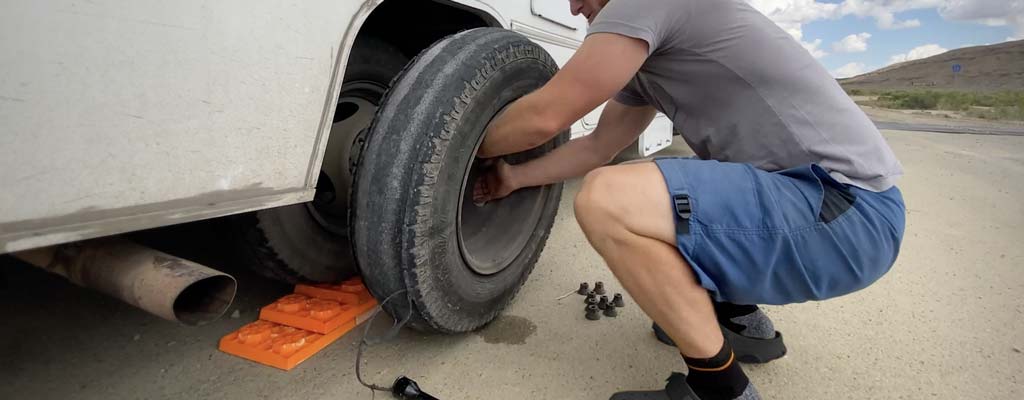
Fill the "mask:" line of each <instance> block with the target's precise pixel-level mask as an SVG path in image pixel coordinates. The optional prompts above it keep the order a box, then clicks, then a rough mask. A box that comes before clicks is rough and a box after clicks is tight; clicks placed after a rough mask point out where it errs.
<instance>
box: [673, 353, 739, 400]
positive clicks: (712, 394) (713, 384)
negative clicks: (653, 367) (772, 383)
mask: <svg viewBox="0 0 1024 400" xmlns="http://www.w3.org/2000/svg"><path fill="white" fill-rule="evenodd" d="M683 361H686V366H687V367H688V368H689V374H688V375H687V376H686V383H687V384H688V385H690V388H692V389H693V391H694V392H696V393H697V396H700V399H701V400H730V399H735V398H737V397H739V396H740V395H741V394H743V391H744V390H745V389H746V388H747V385H748V384H750V380H749V379H747V375H746V374H744V373H743V368H740V363H739V362H737V361H736V356H735V355H733V353H732V347H730V346H729V342H725V341H723V343H722V350H719V351H718V354H716V355H715V356H714V357H711V358H690V357H687V356H685V355H683Z"/></svg>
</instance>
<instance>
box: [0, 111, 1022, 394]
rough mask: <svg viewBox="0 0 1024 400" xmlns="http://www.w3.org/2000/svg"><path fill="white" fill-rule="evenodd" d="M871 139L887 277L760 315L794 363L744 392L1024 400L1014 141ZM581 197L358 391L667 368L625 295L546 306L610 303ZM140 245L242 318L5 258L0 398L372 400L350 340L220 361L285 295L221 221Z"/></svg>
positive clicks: (588, 385)
mask: <svg viewBox="0 0 1024 400" xmlns="http://www.w3.org/2000/svg"><path fill="white" fill-rule="evenodd" d="M885 134H886V137H887V138H888V140H889V142H890V143H891V144H892V146H893V147H894V149H895V151H896V153H897V155H898V156H899V157H900V159H901V160H902V162H903V163H904V166H905V168H906V173H907V174H906V176H905V177H904V178H903V180H902V181H901V185H900V186H901V188H902V190H903V193H904V196H905V198H906V200H907V204H908V209H909V215H908V227H907V235H906V239H905V242H904V245H903V248H902V252H901V255H900V258H899V260H898V262H897V264H896V265H895V267H894V268H893V270H892V272H890V273H889V274H888V275H886V276H885V277H883V278H882V279H881V280H880V281H879V282H878V283H877V284H875V285H874V286H872V287H869V288H867V289H865V290H863V291H860V292H857V293H854V294H851V295H848V296H844V297H842V298H838V299H833V300H829V301H825V302H814V303H804V304H795V305H789V306H783V307H769V308H767V311H768V313H769V314H770V315H771V316H772V318H773V319H774V320H775V321H776V325H777V328H778V329H779V330H781V331H782V332H784V334H785V335H786V340H787V344H788V346H789V349H790V351H789V355H787V356H786V357H785V358H783V359H780V360H777V361H775V362H772V363H770V364H767V365H761V366H749V367H747V368H746V370H747V373H748V375H749V376H750V377H751V379H752V380H753V382H755V383H756V384H757V386H758V388H759V390H760V391H761V393H762V395H763V396H764V397H765V398H767V399H865V398H871V399H882V398H885V399H897V398H900V399H919V398H941V399H960V398H964V399H1007V400H1009V399H1020V398H1024V381H1022V379H1024V376H1022V371H1024V354H1022V350H1024V300H1022V293H1024V269H1022V268H1024V201H1022V200H1021V199H1022V198H1024V137H1019V136H977V135H943V134H934V133H914V132H892V131H887V132H885ZM671 152H675V153H685V150H684V149H683V148H682V147H681V146H680V145H677V146H674V147H673V148H672V149H671ZM577 189H578V182H571V183H570V184H569V185H568V186H567V190H566V192H565V194H566V195H565V197H564V199H563V202H562V207H561V211H560V213H559V215H558V220H557V222H556V224H555V227H554V231H553V233H552V235H551V239H550V241H549V243H548V245H547V248H546V249H545V251H544V254H543V256H542V257H541V259H540V261H539V263H538V265H537V267H536V269H535V271H534V273H533V275H532V277H531V279H530V281H529V282H528V283H527V285H526V287H525V288H524V289H523V290H522V291H521V292H520V294H519V296H518V298H517V300H516V301H515V302H514V304H512V306H511V307H510V308H509V309H508V310H507V312H505V313H504V315H503V316H502V317H500V318H499V319H498V320H497V321H495V322H494V323H493V324H491V325H490V326H488V327H487V328H485V329H484V330H482V331H480V332H477V333H471V334H466V335H460V336H437V335H423V334H419V333H415V332H403V333H401V334H400V335H399V337H398V338H397V339H396V340H394V341H393V342H389V343H385V344H382V345H378V346H376V347H372V348H370V350H369V351H368V353H367V354H366V362H365V364H364V366H365V370H364V371H365V372H366V376H367V377H368V379H369V380H371V381H373V382H377V383H389V382H390V381H391V380H393V379H394V377H395V376H397V375H399V374H406V375H409V376H412V377H414V378H415V379H416V380H417V381H419V382H420V384H421V385H422V387H423V388H424V389H426V390H427V391H429V392H431V393H433V394H435V395H437V396H438V397H440V398H442V399H492V400H494V399H525V398H529V399H603V398H607V396H608V395H610V394H611V393H613V392H615V391H617V390H622V389H633V388H654V387H660V386H661V385H662V384H663V382H664V379H665V378H666V377H667V376H668V374H669V372H670V371H672V370H682V368H683V364H682V362H681V360H680V358H679V356H678V354H677V353H675V351H674V350H673V349H671V348H668V347H665V346H663V345H661V344H659V343H657V342H656V341H655V340H654V338H653V337H652V335H651V333H650V330H649V326H650V321H649V320H648V319H647V318H646V317H644V315H643V314H642V313H641V312H640V311H639V310H638V309H637V308H636V306H635V305H634V304H632V302H631V301H630V300H629V299H628V296H627V307H626V308H624V309H623V310H622V311H623V313H622V315H621V316H620V317H619V318H617V319H614V320H601V321H597V322H591V321H587V320H585V319H584V318H583V313H582V312H581V310H582V307H581V306H582V304H581V303H580V299H579V298H578V297H575V296H570V297H569V298H567V299H564V300H561V301H559V300H556V297H558V296H559V295H561V294H563V293H565V292H566V291H567V290H571V289H573V288H575V287H576V285H577V284H578V283H579V282H580V281H594V280H603V281H605V282H606V283H607V284H608V286H609V288H610V289H611V290H612V291H619V290H620V287H619V285H618V284H617V283H616V282H615V280H614V278H613V277H612V276H611V274H610V273H609V272H608V271H607V270H606V269H605V267H604V266H603V264H602V262H601V260H600V259H599V258H598V256H597V255H596V254H595V253H594V251H593V250H592V249H590V248H589V246H588V245H587V243H586V241H585V240H584V238H583V236H582V234H581V232H580V230H579V228H578V227H577V225H576V223H575V221H574V218H573V213H572V209H571V199H572V195H573V194H574V193H575V191H576V190H577ZM139 236H140V237H141V239H142V240H145V241H148V242H150V243H151V244H153V245H155V246H157V247H160V248H162V249H165V250H168V251H170V252H173V253H174V254H178V255H182V256H185V257H189V258H192V259H194V260H196V261H199V262H203V263H206V264H209V265H211V266H215V267H217V268H220V269H223V270H225V271H228V272H230V273H232V274H234V275H235V276H236V277H237V278H238V280H239V283H240V285H241V289H240V292H239V295H238V298H237V300H236V303H235V305H234V306H233V307H232V309H231V312H233V311H236V310H237V311H238V318H231V317H225V318H224V319H222V320H220V321H217V322H214V323H211V324H209V325H206V326H203V327H199V328H189V327H182V326H177V325H175V324H172V323H169V322H165V321H163V320H160V319H157V318H155V317H152V316H149V315H147V314H144V313H142V312H140V311H138V310H136V309H134V308H132V307H130V306H126V305H123V304H121V303H119V302H117V301H115V300H111V299H109V298H106V297H104V296H102V295H99V294H96V293H93V292H90V291H88V290H84V289H80V288H77V287H75V286H73V285H71V284H68V283H66V282H64V281H63V280H61V279H60V278H58V277H55V276H50V275H47V274H46V273H43V272H41V271H37V270H35V269H32V268H30V267H27V266H25V265H22V264H20V263H18V262H16V261H13V260H12V259H10V258H0V305H2V307H3V308H2V310H3V313H2V318H3V325H2V326H3V329H0V398H2V399H111V398H117V399H121V398H129V399H131V398H145V399H179V398H225V399H257V398H265V399H275V400H287V399H296V400H299V399H301V400H311V399H369V398H371V395H370V392H369V391H367V390H365V389H363V388H362V387H361V386H359V384H358V383H357V382H356V379H355V376H354V373H353V366H354V360H355V354H356V346H355V343H356V340H357V337H358V335H356V334H349V335H347V336H345V337H343V338H342V339H340V340H339V341H338V342H336V343H335V344H333V345H332V346H330V347H328V348H327V349H325V350H324V351H323V352H321V353H320V354H318V355H316V356H315V357H313V358H311V359H310V360H308V361H307V362H305V363H304V364H302V365H300V366H299V367H298V368H296V369H294V370H292V371H290V372H282V371H279V370H275V369H273V368H269V367H264V366H261V365H258V364H255V363H252V362H249V361H246V360H243V359H240V358H236V357H232V356H229V355H226V354H223V353H220V352H219V351H217V349H216V346H217V340H218V339H219V338H220V337H221V336H222V335H224V334H226V333H228V332H230V331H232V330H234V329H236V328H238V327H239V326H241V325H243V324H245V323H247V322H249V321H251V320H253V319H255V318H256V315H257V310H258V307H260V306H262V305H264V304H266V303H268V302H269V301H271V300H272V299H274V298H276V297H278V296H280V295H282V294H285V293H287V292H288V287H285V286H283V285H279V284H275V283H273V282H269V281H267V280H264V279H262V278H259V277H257V276H254V275H252V274H250V273H248V272H247V271H246V270H245V268H244V266H242V265H238V263H237V262H235V261H234V260H232V259H231V257H230V254H229V253H228V252H225V251H223V250H222V244H223V241H222V236H220V234H219V233H218V231H217V229H216V224H212V223H209V222H204V223H196V224H189V225H183V226H178V227H175V228H174V229H169V230H165V231H162V232H156V233H153V232H149V233H145V234H143V235H139ZM866 250H867V251H870V249H866ZM229 314H230V312H229ZM382 398H384V397H382Z"/></svg>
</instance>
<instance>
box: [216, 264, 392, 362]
mask: <svg viewBox="0 0 1024 400" xmlns="http://www.w3.org/2000/svg"><path fill="white" fill-rule="evenodd" d="M295 292H296V293H295V294H290V295H287V296H284V297H282V298H280V299H278V300H277V301H275V302H273V303H271V304H270V305H267V306H266V307H263V309H262V310H260V320H259V321H256V322H252V323H250V324H247V325H245V326H243V327H242V328H241V329H239V330H237V331H235V332H232V333H230V334H228V335H227V336H224V337H223V338H221V340H220V350H221V351H223V352H225V353H228V354H233V355H236V356H239V357H242V358H245V359H249V360H252V361H256V362H258V363H261V364H265V365H269V366H272V367H276V368H280V369H283V370H290V369H292V368H294V367H295V366H296V365H298V364H299V363H301V362H303V361H305V360H306V359H308V358H309V357H311V356H312V355H313V354H316V352H318V351H320V350H321V349H323V348H324V347H327V345H329V344H331V343H332V342H334V341H335V340H337V339H338V338H340V337H341V336H342V335H344V334H345V333H347V332H348V331H350V330H352V328H355V327H356V325H357V324H359V323H361V322H363V321H364V320H365V319H366V318H368V317H369V315H370V314H372V311H373V309H374V307H376V306H377V301H376V300H374V298H373V296H371V295H370V292H369V291H367V290H366V287H365V286H363V283H362V281H361V280H360V279H359V278H353V279H350V280H347V281H345V282H342V283H341V284H339V285H296V287H295Z"/></svg>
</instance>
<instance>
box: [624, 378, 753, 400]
mask: <svg viewBox="0 0 1024 400" xmlns="http://www.w3.org/2000/svg"><path fill="white" fill-rule="evenodd" d="M609 400H700V397H698V396H697V394H696V393H694V392H693V389H691V388H690V385H687V384H686V374H681V373H679V372H673V373H672V375H671V376H669V377H668V380H667V381H666V383H665V388H664V389H662V390H636V391H629V392H618V393H615V394H613V395H612V397H611V398H610V399H609ZM735 400H761V395H759V394H758V393H757V389H755V388H754V384H753V383H748V384H747V388H746V389H744V390H743V393H742V394H740V395H739V397H737V398H736V399H735Z"/></svg>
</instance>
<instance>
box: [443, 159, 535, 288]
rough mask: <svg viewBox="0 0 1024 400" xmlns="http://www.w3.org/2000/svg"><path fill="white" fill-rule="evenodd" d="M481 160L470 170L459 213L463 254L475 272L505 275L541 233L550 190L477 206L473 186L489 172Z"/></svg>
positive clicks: (519, 192)
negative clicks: (543, 213)
mask: <svg viewBox="0 0 1024 400" xmlns="http://www.w3.org/2000/svg"><path fill="white" fill-rule="evenodd" d="M480 164H481V162H480V161H479V160H474V161H473V162H472V163H471V165H470V166H469V167H468V168H467V173H466V179H465V182H464V183H463V185H462V196H461V200H460V202H461V204H459V213H458V227H457V231H458V238H459V250H460V251H461V252H462V258H463V260H465V262H466V265H468V266H469V268H470V269H471V270H473V272H476V273H478V274H481V275H491V274H496V273H498V272H501V271H502V270H504V269H505V268H506V267H508V266H509V265H510V264H511V263H512V262H513V261H515V259H516V257H518V256H519V254H521V253H522V251H523V248H525V247H526V244H527V243H528V242H529V239H530V236H532V235H533V233H534V232H535V231H536V230H537V226H538V224H539V223H540V218H541V213H542V211H543V208H544V199H545V198H546V197H547V191H548V190H550V189H549V188H547V187H532V188H524V189H520V190H517V191H515V192H513V193H512V194H510V195H509V196H507V197H505V198H503V199H499V200H495V201H491V202H488V203H486V204H484V205H477V204H474V203H473V185H474V184H475V183H476V181H477V179H478V178H479V177H480V176H481V174H482V173H483V172H485V170H484V169H483V167H482V166H481V165H480Z"/></svg>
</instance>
